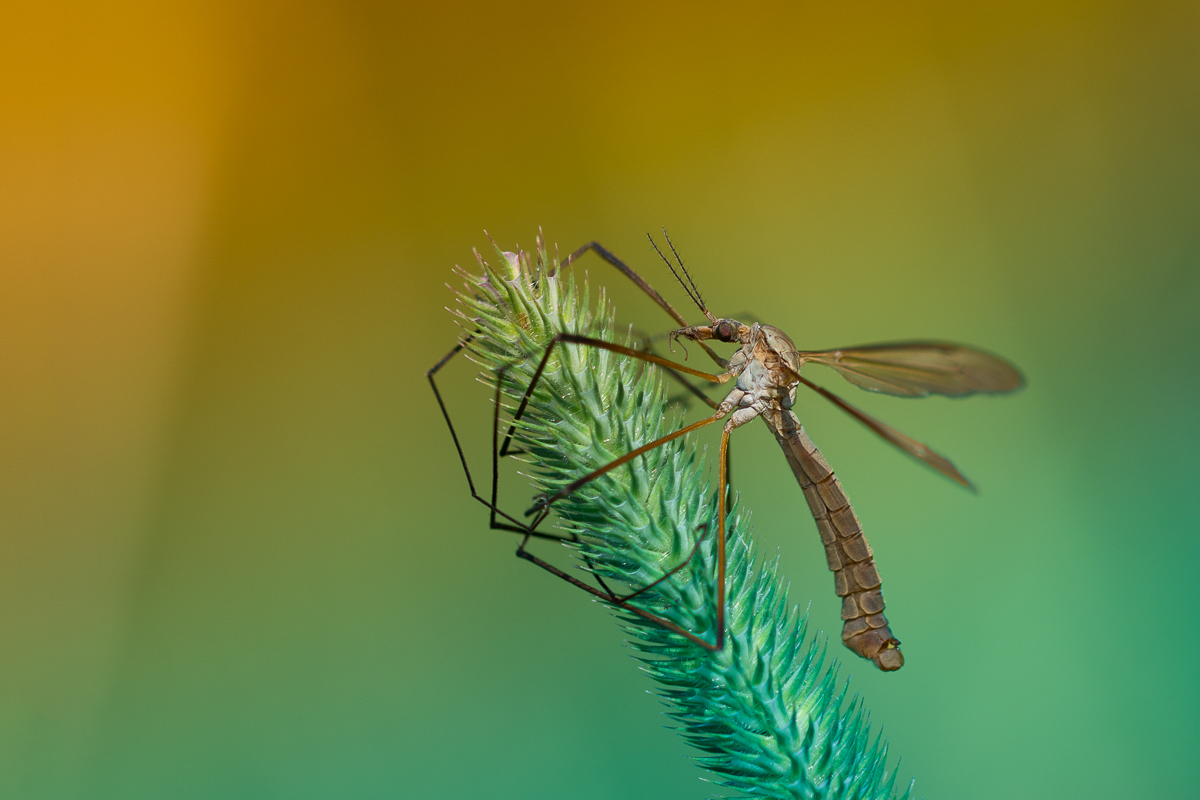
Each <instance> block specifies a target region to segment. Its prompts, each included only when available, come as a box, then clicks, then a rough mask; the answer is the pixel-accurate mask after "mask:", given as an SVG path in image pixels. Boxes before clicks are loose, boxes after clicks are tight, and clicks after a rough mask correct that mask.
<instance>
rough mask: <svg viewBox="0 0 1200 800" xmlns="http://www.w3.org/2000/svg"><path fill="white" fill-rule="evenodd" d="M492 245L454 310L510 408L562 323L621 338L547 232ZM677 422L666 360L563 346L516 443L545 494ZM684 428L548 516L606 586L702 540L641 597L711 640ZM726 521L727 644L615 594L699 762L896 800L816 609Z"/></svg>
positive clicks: (808, 793) (707, 533)
mask: <svg viewBox="0 0 1200 800" xmlns="http://www.w3.org/2000/svg"><path fill="white" fill-rule="evenodd" d="M496 252H497V254H498V255H499V262H498V264H497V265H496V266H491V265H489V264H487V263H486V262H484V260H483V259H482V258H481V257H479V256H478V253H477V254H476V257H477V259H478V261H479V266H480V269H481V274H479V275H471V274H469V273H466V272H462V273H461V274H462V275H463V277H464V278H465V279H466V290H465V291H464V292H462V293H460V295H459V300H460V302H461V303H462V309H461V311H460V312H459V314H460V320H461V322H462V325H463V327H464V330H466V331H467V332H468V333H470V334H472V335H473V338H472V340H471V342H470V345H469V348H468V352H469V353H470V355H471V357H472V358H474V359H475V360H476V361H477V362H478V363H479V364H481V365H482V366H483V367H484V368H485V370H487V374H488V375H489V376H491V377H489V380H493V381H494V380H496V379H497V377H496V376H500V377H499V379H500V380H501V381H502V386H501V389H502V392H503V394H504V396H505V397H506V398H507V401H508V404H509V406H510V407H509V408H508V412H509V414H511V412H512V410H513V409H512V406H514V405H515V402H516V401H517V400H519V398H520V397H521V396H522V394H524V392H525V390H526V388H527V387H528V386H529V383H530V381H531V379H532V377H533V374H534V371H535V369H536V367H537V364H538V362H539V361H540V359H541V358H542V355H543V353H544V352H545V349H546V346H547V344H548V343H549V342H550V340H551V339H552V338H553V337H554V335H555V334H556V333H559V332H570V333H577V334H584V335H587V336H593V337H596V338H600V339H606V340H609V341H616V339H615V338H614V327H615V326H614V321H613V315H612V312H611V310H610V308H609V306H608V303H607V301H606V299H605V297H604V295H603V293H601V295H600V297H599V298H598V302H597V307H596V308H595V309H594V310H590V309H589V297H588V290H587V286H586V283H585V284H584V285H582V286H581V287H578V288H577V286H576V282H575V279H574V273H573V271H572V270H569V269H568V270H563V271H561V272H560V270H559V269H558V268H557V267H556V264H557V261H556V260H553V259H550V258H548V256H547V253H546V250H545V246H544V243H543V242H542V241H541V240H540V238H539V241H538V248H537V252H536V258H535V259H531V258H530V257H529V256H528V255H527V254H525V253H517V254H514V253H507V252H504V251H501V250H500V249H499V248H497V251H496ZM680 424H681V423H680V421H679V419H678V415H677V414H672V413H669V409H668V403H667V391H666V387H665V385H664V381H663V375H662V371H661V370H659V369H657V368H655V367H652V366H648V365H647V364H645V363H644V362H641V361H639V360H637V359H632V358H628V357H625V356H621V355H617V354H614V353H612V352H609V351H606V350H602V349H600V348H595V347H587V346H582V345H573V344H560V345H559V346H557V347H556V349H555V352H554V354H553V355H552V356H551V358H550V360H549V362H548V363H547V366H546V369H545V371H544V373H543V375H542V378H541V380H540V382H539V384H538V386H537V388H536V390H535V391H534V393H533V395H532V397H531V399H530V403H529V406H528V408H527V410H526V412H525V414H524V416H523V418H522V419H521V420H520V421H519V422H518V423H517V424H516V437H517V440H518V443H519V445H520V447H521V449H522V450H523V451H524V452H525V454H524V456H522V458H523V459H524V460H525V461H526V463H527V466H528V467H529V471H530V477H531V478H532V479H533V480H534V482H535V483H536V484H537V487H538V490H539V491H541V492H544V493H547V494H552V493H553V492H555V491H557V490H559V489H561V488H562V487H564V486H566V485H567V484H568V483H570V482H571V481H572V480H574V479H576V478H578V477H580V476H582V475H584V474H587V473H588V472H591V471H593V470H595V469H597V468H599V467H601V466H603V465H605V464H607V463H609V462H611V461H612V460H613V459H615V458H617V457H619V456H621V455H623V454H625V453H627V452H629V451H630V450H632V449H634V448H636V447H638V446H640V445H643V444H646V443H647V442H650V441H653V440H654V439H656V438H658V437H660V436H663V435H665V434H666V433H669V432H671V431H673V430H676V429H677V428H678V427H680ZM688 438H689V437H683V438H680V439H676V440H674V441H672V442H670V443H668V444H666V445H664V446H662V447H659V448H657V449H655V450H653V451H651V452H649V453H647V454H645V455H644V456H640V457H638V458H635V459H633V460H632V461H630V462H629V463H628V464H625V465H622V466H621V467H619V468H617V469H614V470H612V471H610V472H608V473H606V474H605V475H603V476H601V477H600V478H597V479H596V480H594V481H591V482H590V483H588V484H586V485H585V486H583V487H582V488H581V489H579V490H577V491H576V492H574V493H572V494H570V495H568V496H566V497H565V498H563V499H562V500H560V501H558V502H556V503H555V504H554V508H555V511H556V513H557V524H558V526H559V528H560V529H561V530H563V531H564V532H566V533H567V534H574V535H575V536H577V537H578V540H579V541H578V542H577V543H574V544H572V545H571V546H572V547H574V548H575V550H576V552H577V555H578V556H579V557H580V558H581V559H582V564H581V566H582V567H583V568H584V569H586V570H591V571H593V572H595V574H597V575H599V576H601V577H603V578H604V580H605V581H607V582H608V583H609V585H621V586H628V587H631V589H636V588H639V587H642V586H646V585H647V584H650V583H652V582H654V581H655V580H658V579H659V578H662V577H663V576H664V575H665V574H666V573H667V572H669V571H670V570H671V569H673V568H674V567H677V566H679V565H680V564H682V563H684V562H685V561H686V560H687V558H688V555H689V554H690V553H691V552H692V550H693V547H694V546H695V544H696V541H697V537H699V538H700V544H699V547H698V549H697V550H696V555H695V556H694V557H693V558H692V560H691V561H688V562H687V564H686V566H684V567H683V568H682V569H680V570H679V571H678V572H676V573H675V574H674V575H672V576H671V577H669V578H667V579H666V580H664V581H663V582H662V583H660V584H658V585H657V586H655V587H654V588H653V589H651V590H650V591H647V592H645V593H644V594H641V595H639V596H638V597H637V598H636V599H635V600H633V601H632V602H633V603H636V604H637V605H638V606H639V607H641V608H643V609H644V610H647V611H650V612H651V613H654V614H657V615H659V616H661V617H663V618H665V619H667V620H670V621H671V622H673V623H674V624H676V625H679V626H680V627H682V628H683V629H685V630H688V631H691V632H693V633H695V634H696V635H698V636H701V637H703V638H705V639H706V640H707V641H710V642H711V641H714V638H715V630H714V625H715V618H716V615H715V608H714V602H715V600H714V598H715V597H716V592H715V586H714V584H715V576H716V562H717V558H716V548H715V538H716V537H715V536H714V535H712V533H711V532H714V531H715V530H716V505H717V504H716V497H715V493H714V492H713V491H712V490H711V487H710V486H709V483H708V480H707V478H706V473H707V468H706V463H705V459H704V457H703V454H702V453H701V452H699V451H697V450H696V449H695V447H694V445H693V444H692V443H691V442H690V441H688ZM513 511H519V509H509V512H510V513H512V512H513ZM514 516H517V514H514ZM727 524H728V537H727V553H726V558H727V565H728V574H727V577H726V591H727V604H728V605H727V608H728V611H727V617H726V626H727V632H726V639H725V647H724V648H723V649H722V650H720V651H718V652H710V651H708V650H705V649H704V648H702V647H699V646H697V645H696V644H695V643H693V642H691V641H689V640H688V639H687V638H686V637H683V636H680V635H678V634H676V633H673V632H671V631H669V630H667V629H666V628H664V627H663V626H661V625H659V624H657V623H654V622H651V621H648V620H646V619H644V618H642V617H640V616H637V615H635V614H633V613H631V612H630V611H628V610H627V609H622V608H621V607H620V606H617V605H613V604H610V607H612V608H613V609H614V610H615V611H616V612H617V614H618V617H619V618H620V620H621V621H622V623H623V625H624V626H625V629H626V630H627V631H628V632H629V634H630V635H631V636H632V637H633V640H632V641H633V645H634V646H635V647H636V648H637V649H638V650H639V651H640V656H639V658H640V660H641V661H642V663H643V665H644V666H643V668H644V669H645V671H646V672H647V673H649V674H650V676H651V677H653V678H654V679H655V680H656V681H657V682H658V684H659V694H660V695H661V696H662V697H664V698H665V699H666V700H667V702H668V704H669V706H670V709H671V710H670V711H669V712H668V713H669V714H670V716H671V717H672V718H673V719H675V720H676V721H677V722H678V723H679V733H680V735H681V736H683V737H684V738H685V739H686V740H687V741H688V742H690V743H691V744H692V745H694V746H695V747H697V748H698V749H699V750H700V751H701V752H702V753H703V755H702V756H700V757H699V761H700V763H701V764H702V765H703V766H704V767H705V768H707V769H708V770H710V771H711V772H713V773H715V775H716V776H717V779H718V781H719V782H720V784H722V785H723V786H725V787H727V788H729V789H732V790H735V791H738V792H741V793H743V794H742V796H748V797H762V798H888V797H893V796H894V795H895V793H894V782H895V777H896V776H895V773H894V772H892V773H890V774H889V773H888V772H887V770H886V760H887V745H886V743H884V742H881V741H880V739H879V738H876V739H875V740H874V741H872V740H871V736H870V729H869V725H868V723H867V720H866V717H865V714H864V712H863V710H862V707H861V703H859V702H858V701H857V700H855V701H852V702H850V703H846V702H845V695H846V688H845V685H844V684H842V685H841V687H840V688H839V682H838V680H837V665H836V660H835V659H833V658H831V657H828V656H827V655H826V652H825V648H824V647H823V646H820V645H818V644H816V643H815V642H808V643H807V644H806V642H805V635H806V630H807V616H806V615H805V614H801V613H800V612H799V610H798V609H797V608H795V607H793V606H791V605H789V603H788V599H787V587H786V584H785V583H784V582H783V581H782V580H781V579H780V577H779V575H778V572H777V566H776V563H775V562H774V561H771V562H768V563H758V561H759V559H757V557H756V548H755V545H754V544H753V542H752V540H751V538H750V534H749V526H748V519H747V514H746V513H745V512H744V511H743V510H742V509H740V508H739V507H738V506H737V504H736V502H735V504H734V507H733V509H731V513H730V515H729V517H728V520H727ZM827 658H828V659H829V661H830V662H831V663H830V665H829V667H828V668H825V663H826V659H827ZM910 791H911V785H910V786H909V787H908V788H907V789H905V790H904V792H903V793H902V795H901V797H902V798H907V797H908V796H909V793H910Z"/></svg>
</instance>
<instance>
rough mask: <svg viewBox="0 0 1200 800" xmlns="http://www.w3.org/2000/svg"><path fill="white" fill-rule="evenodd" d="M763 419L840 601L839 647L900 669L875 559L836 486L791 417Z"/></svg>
mask: <svg viewBox="0 0 1200 800" xmlns="http://www.w3.org/2000/svg"><path fill="white" fill-rule="evenodd" d="M763 418H764V419H765V420H766V422H767V425H768V426H769V427H770V428H771V429H772V431H773V432H774V434H775V438H776V439H778V440H779V444H780V445H782V446H783V452H784V455H785V456H787V460H788V464H789V465H790V466H791V468H792V472H793V473H794V474H795V476H796V480H798V481H799V482H800V488H801V489H803V490H804V497H805V498H806V499H807V500H808V507H809V509H810V510H811V511H812V515H813V519H814V520H816V523H817V530H818V531H819V532H820V534H821V542H822V544H824V545H825V558H826V560H827V561H828V563H829V569H831V570H833V582H834V586H835V588H836V591H837V594H838V597H841V598H842V619H843V620H844V622H843V624H842V642H843V643H844V644H845V645H846V647H849V648H850V649H851V650H853V651H854V652H855V653H857V654H858V655H860V656H862V657H863V658H869V659H871V660H872V661H874V662H875V663H876V664H877V665H878V666H879V668H880V669H882V670H885V671H891V670H896V669H900V667H902V666H903V665H904V656H903V655H902V654H901V653H900V648H899V645H900V640H899V639H897V638H896V637H895V636H893V635H892V632H891V630H890V629H889V628H888V622H887V619H886V618H885V617H884V615H883V606H884V602H883V591H882V588H881V586H882V581H881V580H880V579H879V571H878V570H877V569H876V568H875V558H874V556H872V555H871V546H870V545H868V544H867V539H866V537H865V536H863V532H862V525H861V524H859V521H858V517H857V516H856V515H855V513H854V509H852V508H851V507H850V501H849V500H847V499H846V493H845V492H843V491H842V485H841V483H839V482H838V479H837V476H836V475H834V474H833V470H832V469H830V468H829V463H828V462H827V461H825V457H824V456H822V455H821V451H820V450H818V449H817V447H816V445H814V444H813V443H812V440H811V439H809V438H808V434H806V433H805V432H804V428H803V426H801V424H800V420H798V419H797V418H796V415H795V414H793V413H792V412H791V411H778V412H771V411H769V412H767V413H765V414H763Z"/></svg>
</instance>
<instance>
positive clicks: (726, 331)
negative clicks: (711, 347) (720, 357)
mask: <svg viewBox="0 0 1200 800" xmlns="http://www.w3.org/2000/svg"><path fill="white" fill-rule="evenodd" d="M717 338H718V339H720V340H721V341H722V342H729V341H732V340H733V324H732V323H730V322H729V321H728V320H724V319H723V320H721V321H720V322H719V323H717Z"/></svg>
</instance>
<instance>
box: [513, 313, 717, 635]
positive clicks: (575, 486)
mask: <svg viewBox="0 0 1200 800" xmlns="http://www.w3.org/2000/svg"><path fill="white" fill-rule="evenodd" d="M560 342H568V343H573V344H585V345H592V346H594V347H600V348H603V349H606V350H611V351H613V352H617V353H620V354H622V355H628V356H630V357H633V358H640V359H642V360H644V361H648V362H650V363H653V364H661V365H663V366H670V367H672V368H676V367H679V366H680V365H678V364H673V363H672V362H670V361H667V360H666V359H663V358H660V357H658V356H654V355H651V354H649V353H643V352H640V351H637V350H633V349H631V348H628V347H624V346H622V345H617V344H613V343H612V342H605V341H603V340H600V339H592V338H590V337H587V336H576V335H574V334H558V335H556V336H555V337H554V339H552V340H551V342H550V344H549V345H547V347H546V352H545V354H544V355H543V356H542V359H541V361H540V362H539V363H538V367H537V369H536V371H535V372H534V375H533V378H532V380H531V381H530V384H529V387H528V388H527V389H526V391H525V394H524V396H523V397H522V399H521V403H520V405H519V406H518V408H517V412H516V414H515V415H514V417H513V426H512V427H510V428H509V431H508V434H507V436H506V438H505V443H504V446H503V447H502V448H501V450H500V454H501V455H503V454H504V453H505V451H506V449H507V447H508V445H509V443H510V442H511V441H512V436H513V434H514V430H515V427H516V423H517V421H518V420H519V419H520V417H521V415H522V414H523V413H524V411H525V409H526V407H527V406H528V402H529V399H530V397H532V395H533V391H534V389H535V388H536V387H537V383H538V381H539V380H540V379H541V376H542V374H543V373H544V371H545V368H546V364H547V363H548V362H549V359H550V355H551V354H552V352H553V349H554V347H555V346H557V345H558V344H559V343H560ZM682 371H685V372H687V373H689V374H693V375H696V376H697V377H701V378H704V379H705V380H709V381H713V382H724V381H726V380H728V379H729V378H730V377H731V376H730V375H729V374H728V373H725V374H722V375H711V374H709V373H706V372H700V371H699V370H693V369H691V368H687V367H684V368H682ZM726 413H727V412H725V411H722V410H720V409H719V408H718V410H717V413H716V414H714V415H713V416H711V417H707V418H705V419H703V420H700V421H699V422H696V423H693V424H691V425H688V426H686V427H683V428H681V429H679V430H677V431H673V432H672V433H669V434H667V435H666V436H662V437H660V438H658V439H655V440H654V441H652V442H649V443H647V444H645V445H642V446H641V447H638V448H635V449H634V450H631V451H629V452H628V453H626V454H625V455H623V456H621V457H619V458H617V459H614V460H613V461H610V462H609V463H608V464H605V465H604V466H602V467H600V468H599V469H596V470H593V471H592V472H590V473H588V474H587V475H584V476H583V477H581V478H578V479H576V480H574V481H572V482H571V483H569V484H567V485H566V486H564V487H563V488H562V489H559V490H558V491H557V492H555V493H554V494H552V495H550V496H548V497H544V498H542V499H540V500H539V501H538V502H537V503H536V504H534V506H533V508H531V509H530V510H529V511H528V512H526V515H530V514H534V515H536V516H534V519H533V520H532V521H531V523H530V528H531V529H535V528H537V527H538V526H539V525H540V524H541V523H542V521H543V520H545V519H546V517H547V516H549V514H550V512H551V506H552V505H553V504H554V503H555V502H557V501H558V500H561V499H563V498H564V497H567V496H568V495H570V494H572V493H574V492H576V491H578V490H579V489H580V488H582V487H583V486H585V485H586V484H588V483H590V482H591V481H593V480H595V479H596V478H598V477H600V476H601V475H604V474H605V473H607V472H609V471H611V470H613V469H616V468H617V467H619V466H621V465H623V464H626V463H628V462H630V461H632V460H633V459H635V458H637V457H638V456H641V455H644V454H645V453H648V452H650V451H651V450H654V449H655V448H658V447H661V446H662V445H664V444H666V443H667V442H670V441H673V440H675V439H678V438H679V437H681V436H684V435H686V434H688V433H690V432H692V431H694V430H698V429H700V428H703V427H705V426H706V425H711V424H712V423H714V422H717V421H719V420H720V419H722V418H723V417H725V416H726ZM728 457H729V431H728V430H726V431H725V433H724V434H723V435H722V437H721V455H720V460H721V467H720V486H719V490H718V494H719V500H718V503H719V505H718V516H719V517H720V522H719V527H718V550H719V555H718V562H717V583H718V586H719V587H720V588H719V589H718V602H717V634H716V643H715V644H710V643H708V642H706V641H704V640H703V639H701V638H699V637H698V636H696V635H694V634H690V633H688V632H687V631H684V630H683V629H682V628H680V627H679V626H677V625H675V624H674V623H670V622H669V621H667V620H664V619H662V618H660V617H657V616H655V615H652V614H650V613H649V612H646V611H643V610H641V609H637V608H636V607H635V606H631V605H626V604H625V603H624V602H623V601H622V602H620V603H618V604H619V605H621V607H622V608H628V609H629V610H631V611H634V612H635V613H637V614H638V615H639V616H642V617H644V618H646V619H650V620H652V621H655V622H659V623H661V624H662V625H663V626H664V627H667V628H669V629H670V630H673V631H675V632H677V633H680V634H682V635H685V636H687V638H688V639H690V640H691V641H694V642H695V643H697V644H699V645H700V646H702V647H704V648H705V649H708V650H714V651H715V650H720V649H722V648H723V647H724V644H725V602H724V595H725V589H724V586H725V550H724V547H725V545H724V541H725V521H724V517H725V508H726V495H727V494H728V485H729V484H728V470H727V465H728ZM527 541H528V539H525V540H523V541H522V543H521V546H520V547H518V548H517V555H518V556H519V557H521V558H525V559H527V560H529V561H532V562H534V563H536V564H538V566H541V567H543V568H544V569H546V570H548V571H549V572H551V573H553V574H555V575H558V576H559V577H561V578H563V579H564V580H568V581H569V582H570V583H572V584H574V585H576V586H579V587H580V588H583V589H585V591H588V592H589V593H591V594H594V595H596V596H597V597H605V599H606V600H609V601H610V602H615V597H614V596H613V594H612V592H611V591H609V593H608V595H607V596H606V595H605V594H604V593H602V592H600V591H599V590H598V589H594V588H593V587H590V586H588V585H587V584H585V583H583V582H582V581H580V580H578V579H576V578H574V577H573V576H568V575H566V574H565V573H563V572H562V570H559V569H558V568H556V567H553V566H552V565H550V564H548V563H546V562H544V561H542V560H541V559H539V558H537V557H536V556H534V555H533V554H531V553H529V552H528V551H527V550H526V549H525V543H526V542H527ZM694 552H695V551H694V550H693V554H694ZM690 559H691V556H689V557H688V560H690ZM684 563H687V562H684ZM681 567H682V565H680V567H676V570H678V569H680V568H681ZM597 577H599V576H597ZM665 577H666V576H664V578H665ZM661 580H662V579H660V581H661ZM656 583H657V582H656ZM605 588H606V589H607V587H605ZM646 588H648V587H646ZM644 590H645V589H642V590H639V591H638V592H635V593H634V595H630V597H632V596H635V595H637V594H639V593H640V592H641V591H644Z"/></svg>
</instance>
